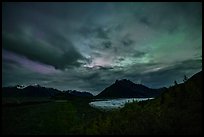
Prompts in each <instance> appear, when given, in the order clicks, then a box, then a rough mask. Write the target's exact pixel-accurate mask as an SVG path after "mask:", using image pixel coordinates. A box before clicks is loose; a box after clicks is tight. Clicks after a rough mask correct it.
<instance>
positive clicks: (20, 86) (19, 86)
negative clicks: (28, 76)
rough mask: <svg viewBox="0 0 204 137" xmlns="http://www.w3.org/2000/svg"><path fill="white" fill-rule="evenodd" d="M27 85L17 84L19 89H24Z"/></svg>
mask: <svg viewBox="0 0 204 137" xmlns="http://www.w3.org/2000/svg"><path fill="white" fill-rule="evenodd" d="M25 87H26V86H24V85H17V86H16V88H17V89H24V88H25Z"/></svg>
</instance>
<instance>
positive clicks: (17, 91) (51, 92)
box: [2, 84, 93, 97]
mask: <svg viewBox="0 0 204 137" xmlns="http://www.w3.org/2000/svg"><path fill="white" fill-rule="evenodd" d="M2 90H3V92H2V96H3V97H55V96H59V95H63V96H66V97H92V96H93V95H92V94H91V93H89V92H80V91H76V90H67V91H60V90H57V89H54V88H46V87H42V86H40V85H37V84H36V85H30V86H23V85H16V86H13V87H3V88H2Z"/></svg>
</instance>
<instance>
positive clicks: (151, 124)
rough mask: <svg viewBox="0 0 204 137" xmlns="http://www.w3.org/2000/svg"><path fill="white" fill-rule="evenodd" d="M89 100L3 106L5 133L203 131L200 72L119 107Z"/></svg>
mask: <svg viewBox="0 0 204 137" xmlns="http://www.w3.org/2000/svg"><path fill="white" fill-rule="evenodd" d="M90 101H91V100H90V99H73V100H68V101H67V102H53V101H52V102H44V103H39V104H29V105H20V106H4V107H3V108H2V128H3V129H2V131H3V134H88V135H92V134H99V135H101V134H105V135H106V134H202V78H201V74H199V75H197V76H195V77H192V78H191V79H190V80H188V81H186V82H185V83H184V84H176V85H175V86H172V87H170V88H168V89H167V90H166V91H165V92H164V93H163V94H162V95H161V96H160V97H158V98H156V99H154V100H149V101H145V102H138V103H137V102H134V103H130V104H127V105H126V106H125V107H124V108H122V109H120V110H114V111H111V112H105V111H100V110H97V109H94V108H91V107H90V106H89V105H88V103H89V102H90Z"/></svg>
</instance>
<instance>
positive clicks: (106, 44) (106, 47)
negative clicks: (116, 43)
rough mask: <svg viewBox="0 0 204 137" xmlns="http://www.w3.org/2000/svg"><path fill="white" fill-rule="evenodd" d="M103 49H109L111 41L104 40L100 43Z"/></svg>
mask: <svg viewBox="0 0 204 137" xmlns="http://www.w3.org/2000/svg"><path fill="white" fill-rule="evenodd" d="M102 44H103V46H104V48H105V49H110V48H111V42H110V41H105V42H103V43H102Z"/></svg>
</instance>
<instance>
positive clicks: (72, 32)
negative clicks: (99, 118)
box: [2, 2, 202, 94]
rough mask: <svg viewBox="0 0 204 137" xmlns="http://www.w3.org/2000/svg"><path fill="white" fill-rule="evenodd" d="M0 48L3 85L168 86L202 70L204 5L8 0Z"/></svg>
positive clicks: (98, 88)
mask: <svg viewBox="0 0 204 137" xmlns="http://www.w3.org/2000/svg"><path fill="white" fill-rule="evenodd" d="M2 45H3V46H2V49H3V56H2V57H3V59H2V75H3V77H2V84H3V86H4V85H14V84H15V85H16V84H25V85H28V84H32V83H39V84H41V85H44V86H47V87H55V88H58V89H61V90H66V89H77V90H82V91H84V90H86V91H91V92H93V93H95V94H96V93H98V92H100V91H101V90H103V89H104V88H105V87H107V86H109V85H110V84H111V83H114V81H115V80H116V79H123V78H127V79H130V80H132V81H133V82H136V83H143V84H145V85H147V86H150V87H153V88H154V87H162V86H169V85H171V84H172V83H173V81H174V80H178V82H179V81H182V78H183V75H184V74H186V75H187V76H191V75H193V74H194V73H196V72H198V71H199V70H200V69H201V68H202V62H201V60H202V59H201V58H202V52H201V51H202V3H199V2H197V3H194V2H191V3H188V2H184V3H183V2H182V3H180V2H171V3H169V2H165V3H160V2H158V3H151V2H147V3H142V2H141V3H128V2H127V3H112V2H109V3H75V2H73V3H58V2H53V3H46V2H43V3H33V2H30V3H25V2H20V3H15V2H12V3H6V2H4V3H3V4H2ZM199 59H200V60H199Z"/></svg>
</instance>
